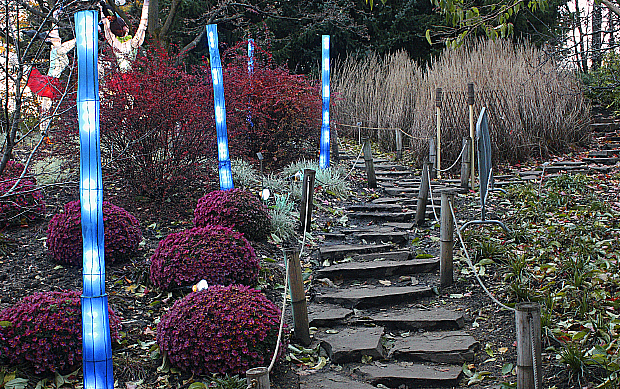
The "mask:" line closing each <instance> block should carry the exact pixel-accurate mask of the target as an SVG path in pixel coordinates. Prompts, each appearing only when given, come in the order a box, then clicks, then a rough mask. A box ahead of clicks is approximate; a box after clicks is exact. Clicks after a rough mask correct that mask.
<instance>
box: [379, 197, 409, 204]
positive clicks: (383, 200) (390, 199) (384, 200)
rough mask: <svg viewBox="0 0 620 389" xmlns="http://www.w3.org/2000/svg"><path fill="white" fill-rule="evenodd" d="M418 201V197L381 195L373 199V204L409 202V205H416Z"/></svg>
mask: <svg viewBox="0 0 620 389" xmlns="http://www.w3.org/2000/svg"><path fill="white" fill-rule="evenodd" d="M416 203H417V200H416V199H412V198H411V197H379V198H377V199H374V200H372V204H407V205H415V204H416Z"/></svg>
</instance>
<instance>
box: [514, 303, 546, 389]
mask: <svg viewBox="0 0 620 389" xmlns="http://www.w3.org/2000/svg"><path fill="white" fill-rule="evenodd" d="M515 323H516V326H517V389H531V388H540V387H541V384H542V366H541V355H540V353H541V345H540V338H541V335H540V305H539V304H538V303H518V304H517V305H516V311H515Z"/></svg>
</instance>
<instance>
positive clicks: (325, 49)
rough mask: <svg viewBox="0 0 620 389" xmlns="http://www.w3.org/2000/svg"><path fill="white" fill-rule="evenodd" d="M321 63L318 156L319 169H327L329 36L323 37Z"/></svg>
mask: <svg viewBox="0 0 620 389" xmlns="http://www.w3.org/2000/svg"><path fill="white" fill-rule="evenodd" d="M321 51H322V54H323V55H322V61H321V67H322V68H323V71H322V80H323V89H322V90H323V92H322V95H323V123H322V124H321V145H320V154H319V167H320V168H321V169H325V168H328V167H329V35H323V38H322V43H321Z"/></svg>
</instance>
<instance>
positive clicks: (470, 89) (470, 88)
mask: <svg viewBox="0 0 620 389" xmlns="http://www.w3.org/2000/svg"><path fill="white" fill-rule="evenodd" d="M467 104H468V105H474V83H473V82H470V83H469V84H467Z"/></svg>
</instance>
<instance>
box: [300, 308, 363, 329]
mask: <svg viewBox="0 0 620 389" xmlns="http://www.w3.org/2000/svg"><path fill="white" fill-rule="evenodd" d="M350 316H353V311H352V310H351V309H348V308H343V307H340V306H338V305H332V304H314V303H311V304H308V322H309V324H310V327H332V326H334V325H338V324H343V323H344V321H345V320H347V319H348V318H349V317H350Z"/></svg>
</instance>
